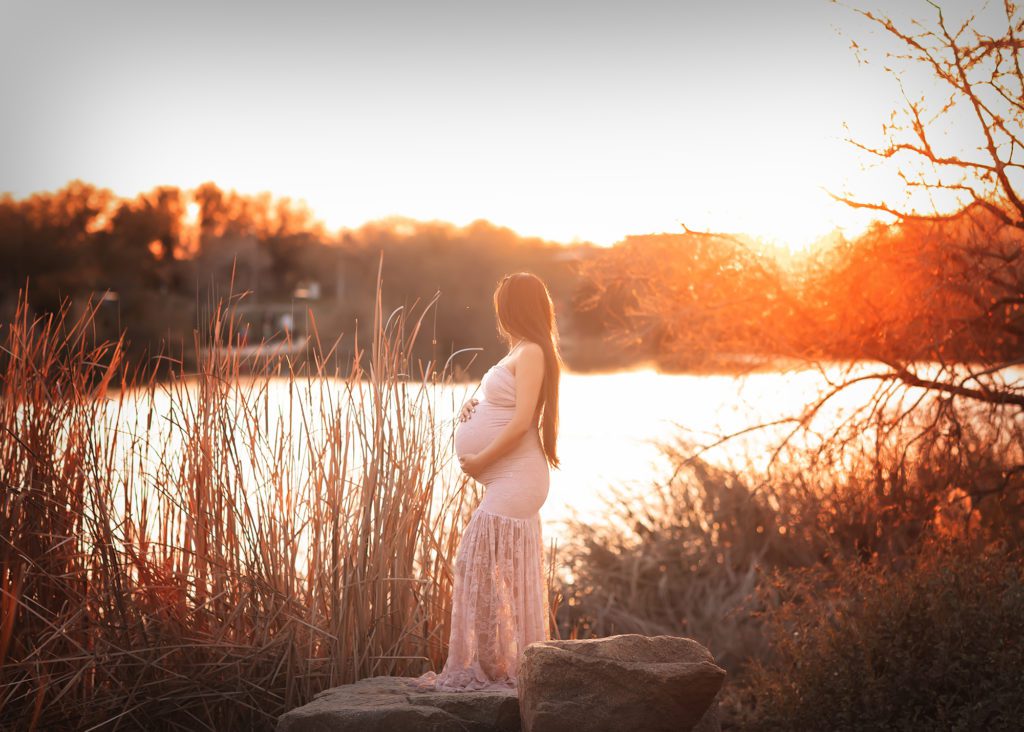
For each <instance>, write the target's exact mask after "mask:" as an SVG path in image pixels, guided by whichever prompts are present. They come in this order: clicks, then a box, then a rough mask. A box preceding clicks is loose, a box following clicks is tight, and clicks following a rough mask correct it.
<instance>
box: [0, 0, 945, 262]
mask: <svg viewBox="0 0 1024 732" xmlns="http://www.w3.org/2000/svg"><path fill="white" fill-rule="evenodd" d="M890 4H894V5H899V6H906V5H908V4H917V3H916V0H904V1H903V2H899V3H890ZM919 5H920V6H921V8H923V10H922V11H921V12H925V13H927V12H930V9H929V6H928V5H927V4H926V3H925V2H923V0H922V2H920V3H919ZM837 28H839V29H840V30H842V31H843V34H840V33H838V32H837ZM850 33H856V34H859V35H856V38H857V39H858V42H862V43H863V41H864V40H870V38H871V37H872V36H871V35H870V34H867V33H866V32H865V26H864V24H863V23H858V22H857V21H856V18H855V16H854V15H853V14H852V13H851V12H850V11H849V10H847V9H845V8H842V7H839V6H836V5H834V4H832V3H831V2H828V0H784V1H782V2H762V1H753V0H750V1H742V2H717V3H715V2H680V1H676V2H643V1H642V0H628V1H627V2H616V3H613V2H595V1H587V2H539V3H534V2H483V1H481V0H477V1H475V2H445V1H443V0H438V1H435V2H422V1H421V0H417V1H412V2H386V1H384V2H382V1H368V2H363V3H345V2H297V1H290V2H280V3H264V2H246V3H223V2H217V3H215V2H192V1H191V0H189V1H188V2H184V1H178V2H170V3H144V2H138V1H133V2H105V1H104V2H88V3H85V2H78V1H74V2H50V1H47V0H26V1H23V2H14V1H12V0H0V69H3V71H0V99H2V100H3V101H2V105H3V115H2V117H0V192H11V193H13V194H14V195H15V196H18V197H21V196H25V195H28V194H29V193H32V192H35V191H39V190H53V189H56V188H59V187H61V186H63V185H64V184H65V183H66V182H67V181H68V180H70V179H73V178H81V179H83V180H86V181H89V182H92V183H95V184H97V185H100V186H104V187H108V188H111V189H113V190H114V192H115V193H118V194H120V195H124V196H131V195H134V194H136V193H137V192H139V191H140V190H148V189H150V188H152V187H154V186H156V185H161V184H174V185H179V186H182V187H186V188H189V187H193V186H196V185H198V184H199V183H202V182H204V181H208V180H212V181H214V182H215V183H217V184H218V185H220V186H221V187H223V188H234V189H236V190H239V191H241V192H245V193H256V192H259V191H271V192H272V193H274V194H275V195H281V196H285V195H287V196H291V197H292V198H294V199H302V200H304V201H305V202H306V203H307V204H308V205H309V206H310V208H311V209H312V210H313V211H314V213H315V214H316V216H317V217H318V218H320V219H321V220H322V221H324V222H325V223H326V224H327V226H328V227H330V228H331V229H337V228H340V227H356V226H359V225H360V224H362V223H364V222H366V221H368V220H373V219H377V218H382V217H386V216H390V215H399V216H408V217H413V218H417V219H442V220H446V221H451V222H453V223H455V224H458V225H464V224H467V223H469V222H471V221H473V220H475V219H480V218H485V219H489V220H490V221H492V222H494V223H496V224H499V225H503V226H508V227H511V228H512V229H514V230H516V231H517V232H519V233H520V234H523V235H536V236H542V237H544V238H548V239H553V240H558V241H564V242H568V241H572V240H574V239H580V240H590V241H594V242H597V243H600V244H610V243H613V242H614V241H616V240H618V239H621V238H622V237H623V236H625V235H627V234H642V233H650V232H659V231H670V232H671V231H680V230H681V228H680V226H679V223H680V222H685V223H686V224H687V225H688V226H690V227H691V228H706V229H717V230H728V231H735V232H746V233H749V234H752V235H756V236H762V237H766V238H769V239H775V240H776V241H779V242H780V243H787V244H789V245H791V246H794V247H798V246H801V245H803V244H806V243H807V242H809V241H811V240H813V239H816V238H818V237H820V236H822V235H824V234H826V233H828V232H830V231H831V230H832V229H833V228H834V227H836V226H840V227H844V228H845V229H846V230H847V231H848V232H851V233H852V232H854V231H855V230H857V229H859V227H861V226H862V225H863V223H864V220H865V218H864V215H863V214H856V213H855V212H853V211H851V210H850V209H848V208H846V207H844V206H842V205H841V204H837V203H834V202H833V201H832V200H831V199H830V198H829V197H828V196H827V194H826V193H825V192H824V191H823V190H821V188H822V187H823V186H824V187H828V188H830V189H832V190H835V191H837V192H839V191H841V190H842V189H843V188H844V186H848V187H849V188H851V189H852V190H854V191H868V192H871V193H874V192H876V191H882V190H884V187H885V186H886V185H888V184H887V183H885V182H884V181H883V179H882V178H879V177H878V174H877V173H876V174H872V175H865V174H862V173H860V172H859V160H860V159H861V158H860V157H859V156H857V155H856V154H855V151H854V150H853V149H852V148H851V147H850V146H849V144H848V143H845V142H844V141H843V139H842V138H843V136H844V135H845V134H846V133H845V131H844V129H843V123H844V122H847V123H848V124H849V125H850V127H851V130H852V131H853V132H854V133H856V134H858V135H860V134H861V133H863V134H864V135H876V136H877V134H878V132H879V130H880V127H881V123H882V122H883V121H884V120H885V119H886V118H887V114H888V110H890V109H891V108H892V107H893V105H894V104H896V103H897V102H898V96H897V88H896V86H895V84H894V82H892V81H891V80H890V79H889V78H888V77H887V76H885V75H884V74H882V72H881V69H880V68H879V67H878V66H877V65H875V66H868V67H864V66H860V65H858V64H857V62H856V59H855V57H854V55H853V52H852V51H851V50H850V49H849V44H850V37H849V35H848V34H850ZM876 35H877V34H876Z"/></svg>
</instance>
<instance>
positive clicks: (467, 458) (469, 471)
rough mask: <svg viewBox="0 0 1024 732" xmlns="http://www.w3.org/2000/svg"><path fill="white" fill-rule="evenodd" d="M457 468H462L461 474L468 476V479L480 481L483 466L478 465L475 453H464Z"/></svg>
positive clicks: (478, 461)
mask: <svg viewBox="0 0 1024 732" xmlns="http://www.w3.org/2000/svg"><path fill="white" fill-rule="evenodd" d="M459 466H460V467H461V468H462V472H463V473H465V474H466V475H468V476H469V477H470V478H475V479H477V480H479V479H480V476H481V475H482V474H483V468H484V466H483V465H481V464H480V460H479V459H478V458H477V455H476V453H466V454H465V455H461V456H460V457H459Z"/></svg>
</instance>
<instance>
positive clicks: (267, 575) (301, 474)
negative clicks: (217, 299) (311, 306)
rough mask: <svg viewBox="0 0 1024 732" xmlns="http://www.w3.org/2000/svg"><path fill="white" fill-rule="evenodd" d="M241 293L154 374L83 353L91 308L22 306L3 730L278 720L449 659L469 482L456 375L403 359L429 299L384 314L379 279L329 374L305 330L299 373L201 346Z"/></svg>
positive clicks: (1, 578) (5, 429)
mask: <svg viewBox="0 0 1024 732" xmlns="http://www.w3.org/2000/svg"><path fill="white" fill-rule="evenodd" d="M237 300H238V298H237V297H233V298H229V300H228V304H227V305H223V304H220V305H218V306H217V308H216V312H215V313H214V314H213V317H212V319H211V322H210V325H209V330H205V331H202V332H197V335H196V337H195V347H196V352H197V354H198V353H199V352H200V350H203V355H202V356H201V357H200V358H199V366H198V369H197V373H195V374H194V375H190V376H187V377H186V376H183V375H181V374H178V375H175V374H174V373H173V370H172V374H171V376H170V378H169V379H168V380H161V379H158V378H157V377H156V375H155V374H156V370H155V369H152V368H150V369H148V370H147V369H146V368H143V367H130V366H129V365H128V364H126V363H125V360H124V356H123V354H124V352H125V340H124V337H123V336H122V338H121V340H119V341H117V342H113V343H109V342H107V343H100V344H96V343H95V342H94V339H93V338H92V331H91V329H90V323H91V321H92V318H93V317H94V316H95V312H96V308H95V306H93V305H91V304H90V305H89V306H88V307H86V308H85V311H84V312H83V313H82V314H81V316H80V317H77V318H75V317H72V315H71V313H72V309H71V308H70V307H69V306H68V305H66V306H65V307H63V308H62V309H61V311H60V312H59V313H57V314H54V315H46V316H41V317H38V318H34V319H30V318H29V308H28V306H27V300H26V299H24V298H23V299H22V300H21V302H20V304H19V308H18V315H17V318H16V319H15V320H14V321H13V322H11V323H10V324H9V325H8V327H7V328H6V332H5V333H4V334H3V335H4V337H3V339H2V344H3V349H4V350H3V353H2V354H0V386H2V401H0V425H2V430H0V484H2V488H3V499H2V504H0V522H2V530H0V592H2V595H0V613H2V614H0V727H4V728H6V727H19V728H27V729H43V728H47V729H50V728H70V727H73V728H78V729H127V728H138V727H145V728H147V729H179V728H184V729H226V728H234V727H245V728H270V727H272V726H273V724H274V721H275V719H276V717H277V716H278V715H279V714H281V713H282V712H283V711H285V710H287V709H289V708H292V707H294V706H296V705H299V704H302V703H304V702H306V701H307V700H309V699H310V698H311V697H312V696H313V695H314V694H315V693H316V692H318V691H320V690H322V689H324V688H327V687H330V686H333V685H337V684H343V683H347V682H352V681H355V680H357V679H360V678H363V677H367V676H375V675H408V674H415V673H419V672H421V671H423V670H426V669H427V668H431V667H433V668H435V669H439V668H440V665H441V663H442V662H443V659H444V656H445V654H446V645H447V639H448V633H449V627H448V623H449V618H450V603H451V590H452V582H453V559H454V554H455V549H456V547H457V545H458V541H459V539H460V537H461V533H462V530H463V528H464V526H465V523H466V521H467V520H468V517H469V514H470V511H471V509H472V508H473V507H474V506H475V504H476V503H477V499H478V498H479V494H478V493H477V491H478V490H479V487H478V486H477V485H476V484H475V483H473V482H472V481H469V480H468V479H466V478H465V476H463V475H462V474H461V473H460V472H459V471H458V470H457V469H455V468H453V467H452V465H453V464H452V459H451V454H452V449H451V448H452V444H451V438H452V429H451V427H452V426H453V420H452V419H450V417H452V416H454V403H455V402H454V400H455V398H456V391H457V389H456V388H455V387H454V385H453V384H452V379H451V369H450V368H449V364H444V365H441V366H439V365H438V364H434V363H428V364H425V365H422V364H413V363H412V356H411V353H412V346H413V344H414V342H415V341H416V339H417V338H418V337H421V336H422V332H423V330H424V329H425V327H426V319H425V317H426V314H427V313H428V312H429V311H430V309H431V306H432V305H433V302H431V303H427V304H426V305H424V306H422V307H420V308H419V309H418V311H415V312H414V311H413V310H409V309H403V308H400V309H399V310H397V311H395V312H394V313H392V314H391V316H390V317H387V318H385V314H384V312H383V311H382V308H381V296H380V277H379V275H378V286H377V300H376V309H375V317H374V323H373V329H372V333H371V334H370V344H369V350H368V352H366V351H364V350H363V349H362V347H361V346H360V345H359V339H358V336H353V343H354V355H353V357H352V358H351V361H350V362H349V363H347V365H346V367H345V368H341V367H338V366H334V367H331V366H330V364H331V363H332V362H337V360H338V356H337V353H336V351H337V345H338V342H335V344H334V347H332V348H331V349H325V348H323V347H322V346H321V343H320V340H319V335H318V334H317V333H316V328H315V323H313V324H312V328H311V329H312V333H313V338H312V342H311V345H310V348H309V351H310V354H309V358H308V359H307V360H306V361H305V362H304V365H302V366H295V365H294V364H293V362H292V361H290V360H289V359H285V358H282V357H275V356H274V355H273V354H271V353H264V354H261V355H260V357H258V358H254V359H252V360H251V361H250V360H248V359H242V358H240V357H239V356H238V355H237V354H235V353H232V352H231V351H230V350H224V349H220V350H218V349H216V348H208V347H207V348H205V349H202V347H203V346H209V345H211V344H213V343H217V342H224V341H225V336H226V341H227V342H229V343H230V342H232V341H233V338H234V335H233V333H232V329H233V327H234V326H233V323H234V319H233V314H232V313H233V305H234V303H236V302H237ZM225 329H226V330H225ZM339 342H340V338H339ZM414 368H415V369H416V370H418V371H419V373H418V375H414V373H413V371H414ZM247 370H248V371H251V372H253V373H251V374H250V375H245V374H244V373H243V372H245V371H247ZM445 399H449V400H451V401H452V405H453V408H452V410H449V411H446V410H445V409H442V408H441V406H442V404H443V402H444V400H445ZM275 406H276V410H275ZM439 412H440V414H439ZM449 412H450V413H449ZM549 582H551V583H552V584H553V583H554V579H553V577H550V578H549Z"/></svg>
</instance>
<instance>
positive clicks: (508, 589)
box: [409, 507, 551, 691]
mask: <svg viewBox="0 0 1024 732" xmlns="http://www.w3.org/2000/svg"><path fill="white" fill-rule="evenodd" d="M548 614H549V605H548V596H547V586H546V584H545V571H544V542H543V537H542V533H541V520H540V514H539V513H537V514H535V515H534V516H531V517H529V518H515V517H512V516H502V515H499V514H494V513H490V512H489V511H486V510H484V509H481V508H479V507H478V508H477V510H476V511H474V513H473V516H472V517H471V518H470V521H469V524H468V525H467V526H466V530H465V532H464V533H463V536H462V540H461V541H460V543H459V549H458V551H457V553H456V557H455V583H454V588H453V595H452V624H451V636H450V640H449V644H448V658H447V660H446V661H445V665H444V668H443V669H442V670H441V673H439V674H438V673H435V672H433V671H427V672H426V673H424V674H422V675H420V676H419V677H414V678H411V679H410V680H409V686H410V688H412V689H418V690H424V691H428V690H436V691H484V690H498V689H515V688H517V686H518V673H519V664H520V662H521V661H522V654H523V651H524V650H525V649H526V646H528V645H529V644H530V643H533V642H536V641H541V640H549V639H550V637H551V636H550V633H549V626H548V622H549V621H548Z"/></svg>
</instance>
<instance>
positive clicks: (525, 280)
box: [494, 272, 563, 468]
mask: <svg viewBox="0 0 1024 732" xmlns="http://www.w3.org/2000/svg"><path fill="white" fill-rule="evenodd" d="M494 312H495V313H496V314H497V316H498V331H499V332H500V333H501V335H502V337H503V338H504V339H505V340H506V341H508V343H509V345H511V344H512V343H513V342H514V341H515V340H516V339H519V338H525V339H526V340H528V341H532V342H534V343H536V344H537V345H538V346H540V347H541V349H543V351H544V383H543V385H542V386H541V392H540V399H539V400H538V402H537V415H536V418H537V421H538V422H540V424H541V443H542V444H543V446H544V454H545V455H546V456H547V460H548V464H550V465H551V467H553V468H557V467H558V462H559V461H558V455H557V453H556V452H555V444H556V443H557V441H558V382H559V380H560V379H561V375H562V366H563V364H562V356H561V354H560V353H559V352H558V326H557V324H556V323H555V308H554V305H553V304H552V303H551V294H550V293H549V292H548V288H547V287H546V286H545V285H544V282H543V281H542V280H541V279H540V278H539V277H537V276H536V275H534V274H530V273H529V272H518V273H516V274H511V275H505V278H504V279H503V280H502V281H501V282H500V283H498V288H497V289H496V290H495V291H494Z"/></svg>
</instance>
